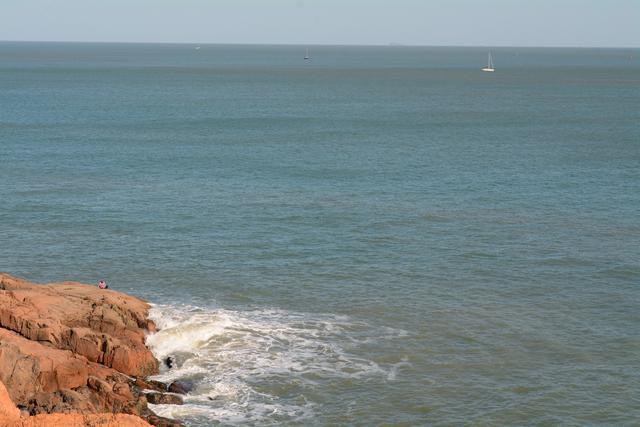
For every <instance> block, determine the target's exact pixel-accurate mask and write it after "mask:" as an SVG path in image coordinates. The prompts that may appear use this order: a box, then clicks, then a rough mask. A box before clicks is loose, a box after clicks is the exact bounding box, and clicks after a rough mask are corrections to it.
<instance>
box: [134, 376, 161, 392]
mask: <svg viewBox="0 0 640 427" xmlns="http://www.w3.org/2000/svg"><path fill="white" fill-rule="evenodd" d="M133 385H134V386H136V387H138V388H139V389H141V390H153V391H160V392H165V391H167V385H166V384H165V383H163V382H160V381H156V380H147V379H142V378H136V379H135V380H134V381H133Z"/></svg>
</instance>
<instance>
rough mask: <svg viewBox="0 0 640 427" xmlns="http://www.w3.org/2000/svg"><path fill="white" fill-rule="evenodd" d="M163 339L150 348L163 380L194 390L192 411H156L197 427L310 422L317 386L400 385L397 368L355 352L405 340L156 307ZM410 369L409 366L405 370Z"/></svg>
mask: <svg viewBox="0 0 640 427" xmlns="http://www.w3.org/2000/svg"><path fill="white" fill-rule="evenodd" d="M150 317H151V318H152V319H153V320H154V321H155V322H156V324H157V325H158V328H159V329H160V330H159V332H157V333H156V334H153V335H150V336H149V337H148V338H147V345H148V346H149V348H150V349H151V350H152V351H153V352H154V354H155V356H156V357H157V358H158V359H159V360H161V361H164V360H167V358H169V357H170V358H171V361H172V363H171V364H172V367H171V368H169V367H168V366H166V365H164V366H162V368H161V372H160V374H159V375H158V376H156V377H154V378H155V379H158V380H160V381H164V382H167V383H170V382H172V381H176V380H179V381H183V382H186V383H188V384H190V385H192V386H193V389H192V390H191V391H190V392H189V394H188V395H187V396H186V398H185V405H182V406H175V405H150V406H151V408H152V409H153V410H154V411H155V412H156V413H158V414H159V415H161V416H167V417H173V418H178V419H181V420H184V421H186V422H187V423H189V424H190V425H200V424H204V425H207V424H210V423H211V422H212V420H215V421H216V422H219V423H222V424H245V423H251V424H273V423H279V422H296V421H297V422H304V420H308V419H310V418H312V417H313V416H314V414H315V413H316V407H317V406H318V403H316V402H314V401H313V398H309V397H308V396H309V394H310V392H311V394H313V390H314V388H315V387H316V386H318V385H322V384H326V383H327V382H331V381H342V380H357V379H361V378H367V377H377V376H379V377H381V378H385V379H387V380H389V381H393V380H395V378H396V375H397V369H398V366H395V365H393V366H380V365H379V364H377V363H375V362H374V361H372V360H368V359H366V358H363V357H358V356H356V355H354V354H353V353H352V352H350V351H349V349H351V348H354V347H357V346H358V345H360V344H364V343H368V342H371V340H374V339H382V340H384V339H391V338H394V337H400V336H405V335H406V334H407V333H406V332H405V331H402V330H394V329H391V328H383V329H382V330H378V331H376V332H375V334H374V335H372V333H373V328H372V327H370V326H368V325H366V324H363V323H359V322H356V321H353V320H352V319H350V318H349V317H347V316H338V315H318V314H308V313H295V312H289V311H283V310H256V311H232V310H224V309H217V310H211V309H203V308H199V307H193V306H184V307H172V306H166V305H155V306H153V308H152V310H151V313H150ZM404 363H406V362H404Z"/></svg>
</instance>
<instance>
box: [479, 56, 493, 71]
mask: <svg viewBox="0 0 640 427" xmlns="http://www.w3.org/2000/svg"><path fill="white" fill-rule="evenodd" d="M482 71H488V72H494V71H495V68H493V58H492V57H491V52H489V60H488V61H487V66H486V67H485V68H483V69H482Z"/></svg>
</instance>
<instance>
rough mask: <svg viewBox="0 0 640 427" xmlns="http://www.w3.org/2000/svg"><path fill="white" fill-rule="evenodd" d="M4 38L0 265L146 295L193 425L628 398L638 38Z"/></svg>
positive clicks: (637, 188) (581, 413) (639, 297)
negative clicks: (490, 44)
mask: <svg viewBox="0 0 640 427" xmlns="http://www.w3.org/2000/svg"><path fill="white" fill-rule="evenodd" d="M486 55H487V49H481V48H477V49H474V48H409V47H394V48H392V47H386V48H384V47H377V48H373V47H368V48H365V47H314V48H312V49H311V56H312V60H311V61H303V60H302V57H303V56H304V48H303V47H296V46H280V47H274V46H210V45H203V46H202V48H201V49H199V50H196V49H194V46H189V45H115V44H114V45H112V44H37V43H0V270H5V271H7V272H10V273H12V274H15V275H19V276H23V277H26V278H28V279H30V280H34V281H42V282H47V281H60V280H78V281H84V282H89V283H94V282H96V281H97V280H98V279H101V278H104V279H106V280H107V281H108V283H109V284H110V285H111V286H112V287H113V288H114V289H117V290H122V291H126V292H130V293H133V294H135V295H138V296H141V297H143V298H146V299H148V300H149V301H151V302H152V303H154V304H156V308H155V309H154V314H153V315H154V317H155V318H156V319H157V320H158V322H159V324H160V325H161V326H162V327H164V329H163V331H162V332H160V333H159V334H157V335H155V336H153V337H151V338H150V339H149V345H150V346H152V348H153V349H154V351H155V352H156V353H157V355H158V357H164V356H167V355H172V356H173V357H175V358H176V360H177V362H178V366H177V367H174V368H173V369H165V370H164V372H163V373H162V374H161V377H160V378H162V379H165V380H172V379H176V378H182V379H190V380H193V381H195V383H196V385H197V387H196V389H195V390H194V391H193V392H192V393H191V394H190V395H189V396H188V398H187V405H185V406H184V407H168V406H164V407H156V408H155V409H156V410H157V411H158V412H159V413H161V414H164V415H173V416H177V417H179V418H182V419H183V420H185V421H187V422H188V423H189V425H211V424H214V423H216V422H219V423H222V424H257V425H263V424H281V423H284V424H294V425H302V424H304V425H326V424H330V425H345V424H355V425H379V424H388V425H421V424H436V425H456V424H467V423H468V424H477V425H504V424H510V425H523V424H534V425H536V424H543V425H553V424H567V425H582V424H612V425H631V424H634V423H635V422H637V420H638V419H639V418H640V314H639V313H640V289H639V286H640V50H639V49H635V50H629V49H626V50H624V49H620V50H616V49H610V50H590V49H516V48H502V49H494V50H493V56H494V61H495V63H496V68H497V72H496V73H494V74H489V73H482V72H480V70H479V69H480V68H481V67H482V66H484V65H485V63H486Z"/></svg>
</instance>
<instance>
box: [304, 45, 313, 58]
mask: <svg viewBox="0 0 640 427" xmlns="http://www.w3.org/2000/svg"><path fill="white" fill-rule="evenodd" d="M309 59H311V57H310V56H309V48H307V52H306V53H305V54H304V60H305V61H308V60H309Z"/></svg>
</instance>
